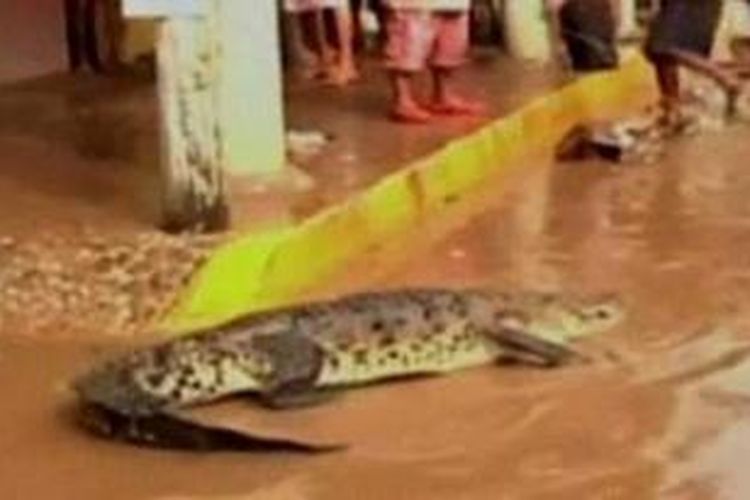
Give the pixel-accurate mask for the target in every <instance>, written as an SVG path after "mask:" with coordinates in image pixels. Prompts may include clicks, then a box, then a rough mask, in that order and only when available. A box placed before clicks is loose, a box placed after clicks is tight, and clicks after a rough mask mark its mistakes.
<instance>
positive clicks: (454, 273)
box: [0, 126, 750, 500]
mask: <svg viewBox="0 0 750 500" xmlns="http://www.w3.org/2000/svg"><path fill="white" fill-rule="evenodd" d="M746 137H747V129H746V128H742V127H741V126H734V127H732V128H729V129H727V130H725V131H724V132H722V133H721V134H707V135H704V136H701V137H694V138H686V139H680V140H678V141H677V142H676V143H674V144H672V145H670V146H669V148H668V151H667V157H666V158H664V159H663V160H662V161H661V162H659V163H657V164H655V165H629V166H622V165H621V166H612V165H602V164H595V163H590V164H565V165H550V164H547V162H546V160H544V159H541V160H540V159H537V160H529V161H530V162H535V163H538V165H537V166H534V167H530V168H527V169H524V170H523V172H519V173H518V175H516V176H514V178H513V179H512V181H511V182H509V183H508V184H507V185H506V183H505V181H502V182H499V183H498V184H497V185H496V186H492V187H491V188H488V190H487V192H486V193H481V195H478V196H477V199H476V200H469V201H468V202H467V203H468V205H471V207H469V209H467V211H466V213H467V214H472V215H471V216H468V215H464V216H462V217H460V219H461V220H460V221H458V222H457V221H452V222H451V224H450V227H449V228H442V229H441V228H433V227H432V226H430V225H428V224H425V234H417V235H415V238H414V239H415V240H422V242H423V243H422V244H419V245H417V244H415V245H414V248H413V249H411V251H408V252H407V251H404V252H401V253H402V254H403V255H401V256H400V258H399V259H397V260H396V259H394V261H393V262H390V263H389V262H384V261H372V262H364V263H362V264H361V265H358V266H353V269H355V270H356V271H354V272H353V274H352V275H350V276H345V277H343V281H342V282H341V286H339V287H338V289H339V290H346V289H350V288H371V289H372V288H386V287H392V286H403V285H441V286H465V285H487V286H495V287H500V288H504V289H513V288H535V289H539V288H541V289H551V290H560V291H563V290H571V291H576V292H578V291H581V292H586V293H616V294H617V295H619V296H620V297H622V299H623V301H624V303H625V305H626V307H627V310H628V314H629V319H628V320H627V321H626V323H624V324H623V325H622V326H620V327H618V328H617V329H616V330H615V331H613V332H611V333H609V334H606V335H603V336H601V337H598V338H595V339H591V340H587V341H585V342H582V343H581V345H580V349H581V350H583V351H585V352H589V353H590V354H591V356H592V357H593V359H594V361H593V362H592V363H590V364H582V365H577V366H571V367H567V368H562V369H560V370H555V371H544V370H533V369H525V368H510V367H504V368H494V367H488V368H485V369H479V370H472V371H467V372H465V373H461V374H457V375H455V376H450V377H444V378H438V379H430V380H419V381H413V382H404V383H399V384H392V385H388V386H382V387H373V388H368V389H364V390H360V391H355V392H352V393H349V394H346V395H345V396H344V397H342V398H341V399H339V400H337V401H335V402H332V403H331V404H329V405H327V406H323V407H318V408H313V409H308V410H303V411H299V412H293V413H288V412H287V413H273V414H267V415H266V417H265V418H267V419H273V420H274V421H275V422H280V425H286V426H288V427H289V428H293V429H295V432H300V433H302V434H304V433H313V434H321V433H322V434H324V435H326V434H327V435H330V436H331V438H332V439H345V440H346V442H348V443H350V444H351V446H352V447H351V449H350V450H348V451H345V452H342V453H336V454H331V455H325V456H320V457H312V458H311V457H300V456H290V455H265V456H261V455H239V454H217V455H191V454H179V453H171V452H160V451H150V450H141V449H136V448H131V447H127V446H122V445H118V444H112V443H108V442H101V441H97V440H95V439H92V438H89V437H88V436H86V435H83V434H81V433H79V432H78V431H77V430H76V429H75V428H73V427H72V426H71V425H70V423H69V417H68V416H67V415H66V413H65V407H66V403H67V402H69V400H70V394H69V393H68V391H67V389H66V386H65V383H66V381H67V380H69V379H70V378H71V377H72V376H74V375H75V374H76V373H79V372H80V371H81V370H82V369H84V368H85V367H87V366H89V365H90V363H91V362H92V361H93V360H94V359H97V358H98V357H100V356H101V355H103V354H104V353H106V352H109V351H111V350H113V349H114V350H116V349H118V348H120V347H121V346H113V345H111V344H97V345H95V344H94V343H93V342H91V341H89V342H86V341H84V340H82V339H79V338H76V339H75V340H73V339H65V338H62V339H60V338H58V337H55V340H34V339H29V338H25V337H24V336H23V335H22V332H4V333H5V335H4V336H3V337H2V340H0V380H2V381H3V387H4V398H3V401H4V404H3V410H4V411H3V412H2V414H1V415H0V427H2V428H3V429H4V431H3V432H2V433H0V449H2V450H3V453H2V454H1V455H0V485H1V490H2V497H3V498H4V499H31V498H34V499H35V498H60V499H68V498H70V499H81V500H88V499H92V500H93V499H101V498H107V499H108V500H119V499H123V500H124V499H133V500H147V499H148V500H157V499H160V500H178V499H179V500H188V499H191V500H192V499H198V500H209V499H210V500H240V499H241V500H248V499H264V500H274V499H285V500H286V499H291V500H297V499H321V500H322V499H326V500H327V499H338V498H340V499H349V498H357V499H382V498H390V499H410V500H411V499H430V500H437V499H540V500H541V499H603V500H604V499H606V500H610V499H611V500H615V499H628V500H630V499H649V498H665V499H679V500H682V499H691V500H692V499H722V500H723V499H731V500H735V499H736V500H744V499H746V498H748V497H750V479H748V476H747V474H746V473H745V469H744V467H745V465H744V464H745V463H747V461H748V460H750V424H748V422H750V419H748V417H750V330H748V329H747V327H748V326H750V302H748V300H747V299H746V297H748V295H750V294H748V291H750V253H748V252H747V249H748V248H750V197H749V196H748V194H749V193H750V176H747V175H746V168H747V166H746V159H747V158H748V157H750V143H749V142H748V141H747V140H746ZM449 218H450V217H449ZM426 233H430V234H426ZM425 241H428V242H429V244H425V243H424V242H425ZM407 246H408V245H407ZM404 255H405V257H404ZM361 269H367V270H368V272H366V273H365V272H364V271H362V272H360V270H361ZM244 405H247V403H246V402H244V401H241V402H238V403H234V404H233V408H234V411H235V412H236V413H241V412H242V411H243V406H244Z"/></svg>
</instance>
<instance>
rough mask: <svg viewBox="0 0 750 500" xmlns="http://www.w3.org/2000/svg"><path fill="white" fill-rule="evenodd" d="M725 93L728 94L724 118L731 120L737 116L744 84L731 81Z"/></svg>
mask: <svg viewBox="0 0 750 500" xmlns="http://www.w3.org/2000/svg"><path fill="white" fill-rule="evenodd" d="M725 91H726V93H727V103H726V109H725V110H724V116H725V117H726V118H727V119H730V120H731V119H733V118H735V117H736V116H737V101H739V98H740V95H741V94H742V83H741V82H740V81H739V80H737V81H731V82H730V83H728V84H727V85H726V87H725Z"/></svg>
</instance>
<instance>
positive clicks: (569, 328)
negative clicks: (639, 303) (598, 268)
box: [497, 293, 625, 342]
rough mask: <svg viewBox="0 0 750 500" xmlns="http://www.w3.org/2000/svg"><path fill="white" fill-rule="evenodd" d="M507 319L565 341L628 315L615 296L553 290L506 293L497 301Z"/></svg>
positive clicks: (510, 323)
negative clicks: (577, 295)
mask: <svg viewBox="0 0 750 500" xmlns="http://www.w3.org/2000/svg"><path fill="white" fill-rule="evenodd" d="M497 307H498V308H499V309H500V310H501V311H505V312H507V314H503V322H504V323H505V324H506V325H507V326H508V327H509V328H516V329H521V330H523V331H525V332H526V333H529V334H531V335H535V336H538V337H541V338H544V339H547V340H550V341H553V342H565V341H569V340H574V339H576V338H578V337H585V336H588V335H593V334H596V333H600V332H603V331H605V330H608V329H610V328H612V327H614V326H615V325H616V324H618V323H619V322H620V321H621V320H623V319H624V317H625V309H624V307H623V305H622V303H621V302H620V301H619V300H618V299H617V298H616V297H614V296H611V295H608V296H600V297H576V296H562V295H557V294H549V293H527V294H521V295H518V296H515V295H514V296H510V297H508V296H506V297H504V299H503V300H501V301H500V303H499V304H497Z"/></svg>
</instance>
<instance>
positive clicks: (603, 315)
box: [593, 307, 609, 319]
mask: <svg viewBox="0 0 750 500" xmlns="http://www.w3.org/2000/svg"><path fill="white" fill-rule="evenodd" d="M593 316H594V318H596V319H607V318H609V311H608V310H607V309H606V308H604V307H599V308H597V309H595V310H594V314H593Z"/></svg>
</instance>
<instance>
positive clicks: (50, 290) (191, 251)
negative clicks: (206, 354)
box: [0, 232, 225, 338]
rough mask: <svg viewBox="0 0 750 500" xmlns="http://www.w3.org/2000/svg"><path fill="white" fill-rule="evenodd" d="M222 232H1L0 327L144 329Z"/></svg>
mask: <svg viewBox="0 0 750 500" xmlns="http://www.w3.org/2000/svg"><path fill="white" fill-rule="evenodd" d="M224 238H225V236H206V235H190V234H186V235H182V236H170V235H166V234H163V233H158V232H140V233H136V234H130V235H126V234H124V235H120V236H117V237H109V238H104V237H101V236H94V235H89V236H86V235H81V236H78V237H68V238H64V237H57V238H54V237H42V238H36V239H26V240H19V239H15V238H12V237H5V238H2V239H0V328H2V329H4V330H9V331H10V330H13V331H16V332H19V333H20V334H21V335H25V336H36V335H56V334H57V335H59V334H63V335H65V334H67V335H70V334H71V333H73V332H76V334H77V335H84V336H92V337H95V336H98V337H100V338H106V337H111V336H119V337H127V336H132V335H133V334H136V333H143V332H144V330H145V329H147V328H149V327H151V326H153V322H154V321H156V320H158V318H159V317H160V316H162V315H163V314H164V313H165V311H166V310H167V309H168V308H169V307H170V306H171V305H172V304H173V303H174V300H175V297H176V296H177V293H178V292H179V291H180V290H181V289H182V288H183V287H184V286H185V284H186V283H187V281H188V280H189V279H190V277H191V276H192V275H193V274H194V273H195V271H196V270H197V269H198V268H199V267H200V265H201V264H202V263H203V262H204V261H205V259H206V258H207V256H208V254H209V253H210V252H211V250H212V249H213V248H215V247H216V246H217V245H219V244H220V242H221V241H223V240H224ZM87 334H88V335H87Z"/></svg>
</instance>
